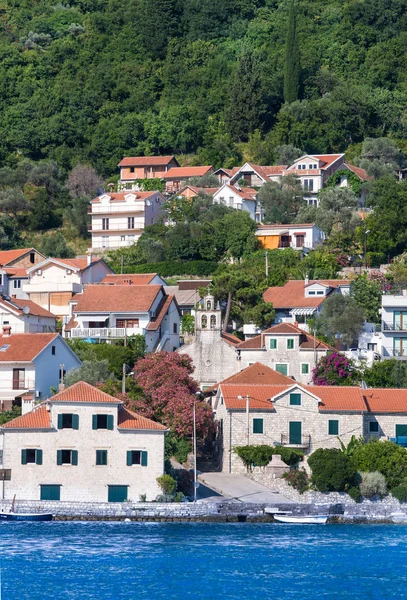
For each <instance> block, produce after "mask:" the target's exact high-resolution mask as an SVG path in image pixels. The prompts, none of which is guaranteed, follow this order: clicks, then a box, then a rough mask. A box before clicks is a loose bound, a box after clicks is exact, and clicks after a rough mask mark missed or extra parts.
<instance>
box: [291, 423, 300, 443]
mask: <svg viewBox="0 0 407 600" xmlns="http://www.w3.org/2000/svg"><path fill="white" fill-rule="evenodd" d="M301 440H302V423H301V421H290V423H289V436H288V443H289V444H292V445H299V444H301Z"/></svg>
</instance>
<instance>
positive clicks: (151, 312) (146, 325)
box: [64, 284, 180, 352]
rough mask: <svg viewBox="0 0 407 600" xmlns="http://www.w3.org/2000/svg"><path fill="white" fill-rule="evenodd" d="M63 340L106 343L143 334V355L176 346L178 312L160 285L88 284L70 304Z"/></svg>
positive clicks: (171, 297) (177, 338)
mask: <svg viewBox="0 0 407 600" xmlns="http://www.w3.org/2000/svg"><path fill="white" fill-rule="evenodd" d="M71 315H72V316H71V320H70V321H69V322H68V324H67V325H66V326H65V329H64V334H65V336H66V337H71V338H77V339H95V340H101V341H109V340H112V339H125V338H126V337H128V336H131V335H143V336H144V338H145V341H146V350H147V352H152V351H154V350H155V351H158V350H170V351H173V350H175V349H176V348H178V346H179V330H180V312H179V309H178V305H177V302H176V300H175V297H174V296H172V295H167V294H166V293H165V291H164V288H163V286H162V285H128V284H126V285H88V286H87V288H86V290H85V291H84V292H83V294H77V295H76V296H75V298H74V299H73V300H72V301H71Z"/></svg>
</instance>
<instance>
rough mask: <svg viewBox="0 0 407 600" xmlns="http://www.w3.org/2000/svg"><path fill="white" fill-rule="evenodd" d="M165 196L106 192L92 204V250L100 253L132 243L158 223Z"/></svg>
mask: <svg viewBox="0 0 407 600" xmlns="http://www.w3.org/2000/svg"><path fill="white" fill-rule="evenodd" d="M164 202H165V198H164V196H163V195H162V194H161V193H160V192H157V191H150V192H133V191H129V192H120V193H105V194H102V195H101V196H98V197H97V198H94V199H93V200H92V201H91V205H90V215H91V225H90V231H91V233H92V249H93V250H97V251H99V252H104V251H105V250H112V249H116V248H125V247H126V246H131V245H132V244H134V243H135V242H136V241H137V240H138V239H139V237H140V236H141V234H142V233H143V231H144V228H145V227H147V226H148V225H153V224H154V223H156V222H157V220H158V218H159V217H160V215H161V208H162V205H163V204H164Z"/></svg>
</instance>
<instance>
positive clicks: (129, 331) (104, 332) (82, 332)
mask: <svg viewBox="0 0 407 600" xmlns="http://www.w3.org/2000/svg"><path fill="white" fill-rule="evenodd" d="M140 333H141V334H142V335H144V334H145V329H142V328H139V327H136V328H134V329H133V328H130V327H127V328H126V327H86V328H83V329H80V328H77V329H71V337H72V338H99V339H113V338H116V339H123V338H124V337H126V336H131V335H138V334H140Z"/></svg>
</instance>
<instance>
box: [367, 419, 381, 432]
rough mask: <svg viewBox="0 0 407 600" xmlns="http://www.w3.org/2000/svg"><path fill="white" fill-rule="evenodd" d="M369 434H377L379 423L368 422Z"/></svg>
mask: <svg viewBox="0 0 407 600" xmlns="http://www.w3.org/2000/svg"><path fill="white" fill-rule="evenodd" d="M369 433H379V423H378V422H377V421H369Z"/></svg>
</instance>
